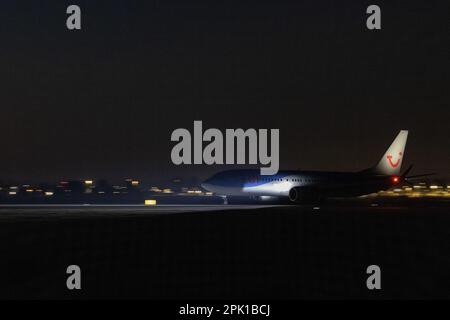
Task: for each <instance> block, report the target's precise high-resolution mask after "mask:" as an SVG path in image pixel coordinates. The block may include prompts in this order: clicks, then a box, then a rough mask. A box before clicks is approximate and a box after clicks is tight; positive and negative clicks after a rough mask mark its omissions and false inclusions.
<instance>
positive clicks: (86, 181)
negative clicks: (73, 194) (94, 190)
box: [84, 180, 94, 186]
mask: <svg viewBox="0 0 450 320" xmlns="http://www.w3.org/2000/svg"><path fill="white" fill-rule="evenodd" d="M93 183H94V181H92V180H84V184H86V185H88V186H90V185H92V184H93Z"/></svg>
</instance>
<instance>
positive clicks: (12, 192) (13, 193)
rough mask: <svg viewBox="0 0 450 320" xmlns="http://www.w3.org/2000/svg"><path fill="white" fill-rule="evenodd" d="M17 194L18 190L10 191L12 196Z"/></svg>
mask: <svg viewBox="0 0 450 320" xmlns="http://www.w3.org/2000/svg"><path fill="white" fill-rule="evenodd" d="M16 194H17V192H15V191H10V192H9V195H10V196H15V195H16Z"/></svg>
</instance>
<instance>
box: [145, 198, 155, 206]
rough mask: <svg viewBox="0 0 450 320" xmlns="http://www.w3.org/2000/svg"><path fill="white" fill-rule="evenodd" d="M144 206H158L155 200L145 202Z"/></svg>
mask: <svg viewBox="0 0 450 320" xmlns="http://www.w3.org/2000/svg"><path fill="white" fill-rule="evenodd" d="M144 204H145V205H146V206H156V200H155V199H149V200H145V201H144Z"/></svg>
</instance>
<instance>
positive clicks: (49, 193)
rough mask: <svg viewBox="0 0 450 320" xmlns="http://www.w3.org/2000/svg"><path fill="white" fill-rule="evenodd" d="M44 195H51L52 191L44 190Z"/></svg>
mask: <svg viewBox="0 0 450 320" xmlns="http://www.w3.org/2000/svg"><path fill="white" fill-rule="evenodd" d="M45 195H46V196H48V197H50V196H52V195H53V192H51V191H46V192H45Z"/></svg>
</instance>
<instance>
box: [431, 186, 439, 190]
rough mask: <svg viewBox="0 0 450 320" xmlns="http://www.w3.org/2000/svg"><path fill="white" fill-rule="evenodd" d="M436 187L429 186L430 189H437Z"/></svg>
mask: <svg viewBox="0 0 450 320" xmlns="http://www.w3.org/2000/svg"><path fill="white" fill-rule="evenodd" d="M437 188H438V186H430V189H437Z"/></svg>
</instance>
